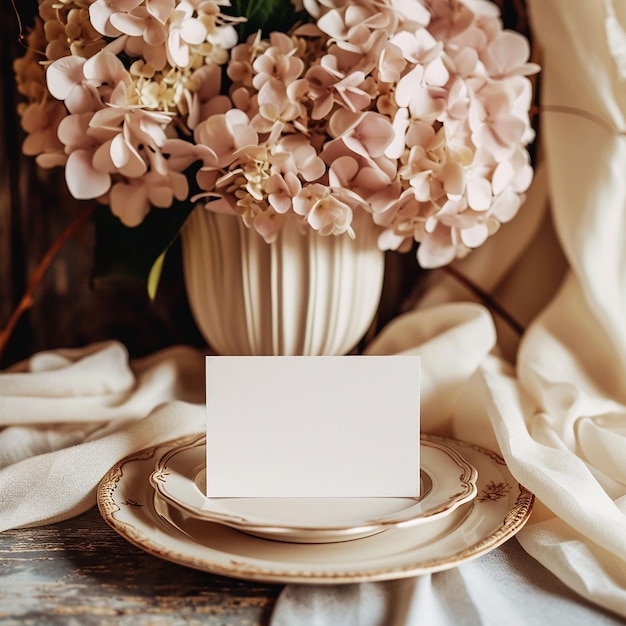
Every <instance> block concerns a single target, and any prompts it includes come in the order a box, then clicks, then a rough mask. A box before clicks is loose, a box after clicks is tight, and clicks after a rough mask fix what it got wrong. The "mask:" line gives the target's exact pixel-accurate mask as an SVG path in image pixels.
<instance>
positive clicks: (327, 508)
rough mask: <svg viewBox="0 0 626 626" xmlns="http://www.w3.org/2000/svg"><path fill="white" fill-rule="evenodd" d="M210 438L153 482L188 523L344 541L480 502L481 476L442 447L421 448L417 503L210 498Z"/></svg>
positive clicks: (178, 455)
mask: <svg viewBox="0 0 626 626" xmlns="http://www.w3.org/2000/svg"><path fill="white" fill-rule="evenodd" d="M205 444H206V437H205V436H201V437H198V438H197V439H194V440H191V441H188V442H187V443H185V444H183V445H180V446H174V447H173V448H172V449H171V450H169V451H167V452H166V453H165V454H164V455H163V457H162V458H161V459H159V460H158V462H157V464H156V468H155V471H154V472H153V473H152V475H151V476H150V482H151V484H152V486H153V487H154V488H155V490H156V491H157V492H158V494H159V496H160V497H161V498H163V499H164V500H165V501H166V502H167V503H168V504H169V505H172V506H174V507H176V508H178V509H181V510H182V511H184V512H185V513H186V514H187V515H188V516H191V517H195V518H198V519H201V520H204V521H210V522H218V523H221V524H226V525H227V526H232V527H233V528H237V529H239V530H242V531H244V532H247V533H250V534H253V535H256V536H259V537H265V538H269V539H279V540H281V541H291V542H298V543H326V542H334V541H347V540H352V539H356V538H360V537H365V536H368V535H372V534H374V533H379V532H381V531H383V530H386V529H388V528H392V527H396V526H397V527H406V526H416V525H418V524H426V523H429V524H430V523H433V522H434V521H435V520H438V519H440V518H442V517H444V516H446V515H448V514H450V513H451V512H452V511H454V510H455V509H456V508H457V507H459V506H461V505H462V504H464V503H466V502H469V501H470V500H472V499H473V498H474V497H475V496H476V491H477V490H476V479H477V472H476V469H475V468H474V467H472V466H471V465H470V464H469V463H467V461H465V459H463V457H462V456H461V455H460V454H459V453H458V452H456V451H455V450H453V449H452V448H450V447H449V446H448V445H446V444H445V443H444V442H442V441H434V440H431V439H430V438H428V436H423V437H422V438H421V442H420V466H421V472H420V475H421V476H420V479H421V480H420V482H421V491H420V493H421V496H420V497H419V498H207V497H206V495H205V492H206V490H205V486H206V472H205V468H206V456H205V455H206V445H205Z"/></svg>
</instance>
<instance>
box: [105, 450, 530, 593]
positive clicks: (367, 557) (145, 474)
mask: <svg viewBox="0 0 626 626" xmlns="http://www.w3.org/2000/svg"><path fill="white" fill-rule="evenodd" d="M431 439H432V440H433V441H441V442H442V443H445V444H446V445H448V446H449V447H451V448H452V449H454V450H455V451H456V452H458V453H459V455H460V456H462V457H463V458H465V459H466V460H467V462H468V463H469V464H471V465H472V466H473V467H475V468H476V470H477V472H478V479H477V483H476V486H477V495H476V497H475V498H474V499H473V500H471V501H470V502H468V503H466V504H465V505H462V506H460V507H457V509H456V510H455V511H454V512H453V513H451V514H450V515H448V516H445V517H443V518H442V519H441V520H439V522H437V523H435V524H433V525H427V526H424V525H417V526H409V527H407V528H399V527H393V528H390V529H388V530H386V531H385V532H381V533H378V534H375V535H371V536H368V537H364V538H360V539H354V540H353V541H341V542H337V543H324V544H310V543H309V544H307V543H288V542H282V541H272V540H268V539H263V538H260V537H256V536H253V535H251V534H248V533H243V532H240V531H239V530H237V529H235V528H232V527H230V526H226V525H224V524H218V523H214V522H207V521H204V520H200V519H198V518H193V517H191V516H188V515H187V514H186V513H184V512H183V511H182V510H180V509H177V508H175V507H173V506H170V505H169V504H168V503H167V502H165V501H164V500H163V499H162V498H160V497H159V496H158V495H157V492H156V491H155V490H154V489H153V488H152V486H151V485H150V480H149V479H150V476H151V474H152V472H153V471H154V467H155V463H156V462H157V461H158V460H159V459H161V458H162V457H163V456H164V455H165V454H167V453H168V452H169V451H171V450H173V449H175V448H177V447H180V446H181V445H185V443H188V442H184V441H177V442H173V443H167V444H163V445H160V446H157V447H153V448H150V449H147V450H143V451H141V452H137V453H135V454H132V455H130V456H128V457H127V458H125V459H123V460H122V461H120V462H119V463H117V464H116V465H115V466H113V467H112V468H111V470H109V472H108V473H107V474H106V475H105V476H104V478H103V479H102V481H101V482H100V484H99V486H98V491H97V500H98V506H99V509H100V513H101V515H102V517H103V519H104V520H105V521H106V522H107V523H108V524H109V525H110V526H111V527H112V528H113V529H114V530H115V531H116V532H118V533H119V534H120V535H121V536H122V537H124V538H125V539H126V540H128V541H129V542H130V543H132V544H134V545H136V546H138V547H139V548H141V549H143V550H145V551H146V552H148V553H150V554H153V555H155V556H157V557H159V558H162V559H166V560H168V561H171V562H174V563H178V564H181V565H185V566H188V567H192V568H195V569H199V570H202V571H206V572H210V573H213V574H218V575H223V576H230V577H234V578H241V579H245V580H256V581H263V582H268V583H308V584H343V583H354V582H364V581H375V580H390V579H395V578H404V577H410V576H416V575H420V574H425V573H430V572H436V571H440V570H444V569H449V568H452V567H456V566H458V565H460V564H462V563H464V562H467V561H469V560H471V559H474V558H477V557H479V556H481V555H483V554H485V553H487V552H489V551H490V550H493V549H494V548H496V547H497V546H499V545H500V544H502V543H503V542H505V541H506V540H507V539H509V538H511V537H512V536H514V535H515V534H516V533H517V532H518V531H519V530H520V529H521V528H522V527H523V526H524V524H525V523H526V522H527V520H528V518H529V517H530V514H531V511H532V508H533V504H534V496H533V495H532V494H531V493H530V492H529V491H528V490H527V489H525V488H524V487H523V486H521V485H519V484H518V483H517V481H516V480H515V479H514V478H513V476H512V475H511V473H510V472H509V470H508V468H507V467H506V465H505V463H504V461H503V460H502V458H501V457H500V456H499V455H498V454H496V453H494V452H491V451H489V450H486V449H484V448H480V447H478V446H474V445H469V444H466V443H461V442H457V441H454V440H450V439H437V438H431ZM452 521H454V523H451V522H452ZM439 524H441V526H440V528H439V529H438V530H439V532H438V533H436V532H435V531H436V530H437V526H438V525H439ZM431 526H433V528H431ZM427 531H428V532H427Z"/></svg>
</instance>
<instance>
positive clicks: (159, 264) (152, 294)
mask: <svg viewBox="0 0 626 626" xmlns="http://www.w3.org/2000/svg"><path fill="white" fill-rule="evenodd" d="M168 250H169V246H168V248H167V249H166V250H164V251H163V252H162V253H161V254H160V255H159V256H158V257H157V260H156V261H155V262H154V264H153V265H152V268H151V269H150V273H149V274H148V297H149V298H150V300H154V299H155V298H156V294H157V290H158V288H159V280H160V279H161V272H162V271H163V263H164V262H165V256H166V254H167V251H168Z"/></svg>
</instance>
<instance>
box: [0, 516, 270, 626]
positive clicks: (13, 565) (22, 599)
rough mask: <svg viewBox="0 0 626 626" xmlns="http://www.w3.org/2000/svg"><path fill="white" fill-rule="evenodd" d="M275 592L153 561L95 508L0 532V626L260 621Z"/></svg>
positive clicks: (236, 625) (239, 624)
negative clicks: (63, 519) (55, 521)
mask: <svg viewBox="0 0 626 626" xmlns="http://www.w3.org/2000/svg"><path fill="white" fill-rule="evenodd" d="M279 591H280V586H278V585H263V584H258V583H250V582H245V581H239V580H235V579H229V578H225V577H221V576H213V575H211V574H208V573H206V572H199V571H195V570H192V569H188V568H185V567H182V566H179V565H176V564H173V563H169V562H167V561H163V560H161V559H158V558H156V557H154V556H152V555H150V554H147V553H146V552H143V551H142V550H139V549H138V548H136V547H135V546H133V545H131V544H129V543H128V542H127V541H126V540H125V539H123V538H122V537H120V536H119V535H118V534H117V533H115V532H114V531H113V530H112V529H110V528H109V527H108V526H107V524H106V523H105V522H104V521H103V520H102V518H101V517H100V515H99V513H98V511H97V510H96V509H94V510H91V511H89V512H88V513H85V514H84V515H81V516H79V517H77V518H74V519H72V520H68V521H66V522H62V523H60V524H55V525H51V526H43V527H41V528H30V529H20V530H12V531H7V532H5V533H2V534H0V624H1V625H2V626H12V625H13V624H20V626H24V625H30V624H51V625H56V624H58V625H59V626H61V625H63V626H68V625H72V624H80V625H81V626H91V625H95V624H98V625H100V624H109V623H110V624H116V625H120V626H126V625H131V624H132V626H148V625H150V626H153V625H155V626H156V625H161V624H163V625H165V624H167V625H168V626H169V625H177V624H198V625H200V624H203V625H209V626H218V625H219V626H244V625H245V626H262V625H264V624H267V623H268V620H269V615H270V613H271V610H272V607H273V605H274V602H275V599H276V596H277V595H278V593H279Z"/></svg>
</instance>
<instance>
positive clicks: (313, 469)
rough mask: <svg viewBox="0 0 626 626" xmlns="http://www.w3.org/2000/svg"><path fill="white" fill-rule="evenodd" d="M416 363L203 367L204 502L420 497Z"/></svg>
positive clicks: (410, 359) (225, 360)
mask: <svg viewBox="0 0 626 626" xmlns="http://www.w3.org/2000/svg"><path fill="white" fill-rule="evenodd" d="M419 368H420V362H419V357H417V356H405V355H402V356H337V357H325V356H321V357H300V356H296V357H290V356H285V357H263V356H261V357H231V356H209V357H207V359H206V391H207V394H206V402H207V495H208V496H209V497H416V496H418V495H419V485H420V479H419V469H420V460H419V415H420V393H419Z"/></svg>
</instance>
